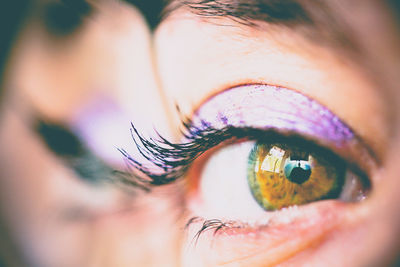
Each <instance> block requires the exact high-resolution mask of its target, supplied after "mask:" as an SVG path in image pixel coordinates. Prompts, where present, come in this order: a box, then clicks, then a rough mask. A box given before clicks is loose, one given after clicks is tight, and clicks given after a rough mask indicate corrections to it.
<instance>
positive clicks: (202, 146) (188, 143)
mask: <svg viewBox="0 0 400 267" xmlns="http://www.w3.org/2000/svg"><path fill="white" fill-rule="evenodd" d="M131 125H132V128H131V134H132V138H133V140H134V142H135V144H136V147H137V149H138V150H139V152H140V154H141V155H142V156H143V157H144V158H145V159H146V160H147V163H148V164H144V163H142V162H139V160H137V159H135V158H133V157H132V156H130V155H129V153H128V152H127V151H126V150H124V149H122V148H119V149H118V150H119V151H120V152H121V153H122V155H123V156H124V157H125V159H126V163H127V165H128V166H129V167H130V168H131V169H133V170H135V171H138V172H139V173H140V174H139V175H132V177H134V179H136V180H137V181H136V183H139V184H141V185H143V186H157V185H165V184H169V183H172V182H174V181H176V180H177V179H178V178H180V177H182V176H183V175H184V174H185V173H186V171H187V170H188V168H189V167H190V165H191V163H192V162H193V161H194V160H195V159H196V158H198V157H199V156H200V155H201V154H203V153H204V152H206V151H207V150H208V149H210V148H213V147H215V146H217V145H219V144H221V143H223V142H224V141H227V140H231V139H241V138H247V139H260V138H261V136H263V137H266V136H271V135H273V136H276V135H277V134H276V133H272V132H270V134H269V135H268V134H267V133H266V132H265V131H264V130H260V129H253V128H237V127H233V126H226V127H224V128H222V129H215V128H213V127H211V126H210V125H208V124H207V123H205V122H203V123H202V126H201V128H199V127H196V126H193V125H192V124H191V122H190V121H186V122H183V127H184V128H183V130H182V134H183V136H184V137H185V141H184V142H182V143H172V142H170V141H168V140H167V139H166V138H164V137H163V136H161V135H160V134H159V133H157V136H158V138H157V139H154V138H149V139H146V138H145V137H143V135H141V134H140V133H139V131H138V130H137V129H136V128H135V126H134V125H133V124H131ZM143 176H144V177H143Z"/></svg>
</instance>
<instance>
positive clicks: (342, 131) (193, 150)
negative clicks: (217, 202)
mask: <svg viewBox="0 0 400 267" xmlns="http://www.w3.org/2000/svg"><path fill="white" fill-rule="evenodd" d="M257 86H258V87H261V88H264V89H271V90H282V91H283V92H285V93H288V94H294V95H296V97H297V99H298V100H303V101H305V102H307V103H305V104H308V105H314V106H313V108H311V109H310V110H309V113H307V114H310V115H311V116H316V117H315V118H317V121H312V122H311V126H313V125H317V126H318V131H317V132H318V133H317V134H315V133H307V131H305V130H304V128H303V129H301V130H300V129H299V128H298V127H292V128H290V127H289V128H286V129H280V127H279V125H276V124H275V125H274V124H272V125H262V127H256V126H254V125H252V124H253V123H248V125H245V126H246V127H244V125H242V126H240V125H235V124H232V126H233V127H231V129H232V128H236V129H239V130H240V128H242V129H243V128H247V129H250V128H254V129H257V130H259V131H263V132H264V134H265V133H266V132H265V131H267V132H268V131H269V132H271V130H272V131H275V132H278V133H281V134H294V135H297V136H301V137H302V138H303V139H306V140H311V141H312V142H313V143H315V144H317V145H319V146H320V147H324V148H327V149H332V147H335V148H336V149H333V151H334V154H336V155H339V156H340V157H341V158H344V159H346V161H350V162H349V163H350V164H352V165H355V166H360V165H361V167H362V168H361V169H363V170H364V169H367V171H368V172H369V171H370V170H371V169H373V168H374V167H375V164H374V163H373V162H374V160H371V158H373V157H371V155H370V154H369V151H368V149H366V147H367V146H364V144H362V143H361V142H359V140H358V138H357V136H356V135H355V134H354V133H353V131H352V130H350V128H349V127H348V126H347V125H345V124H344V123H343V122H342V121H341V120H340V119H339V118H337V116H335V115H334V114H333V113H332V112H330V111H329V110H328V109H327V108H325V107H323V106H322V105H321V104H319V103H317V102H316V101H314V100H312V99H309V98H307V97H306V96H304V95H303V94H301V93H298V92H296V91H293V90H290V89H287V88H282V87H276V86H270V85H265V84H250V85H242V86H235V87H232V88H229V89H226V90H224V91H222V92H219V93H216V94H214V95H213V96H211V97H208V98H207V101H206V102H203V104H202V105H201V106H200V107H198V108H197V109H196V110H195V112H194V114H193V116H192V118H191V120H190V121H186V122H184V126H185V128H186V132H187V135H186V136H185V138H184V139H183V142H181V143H171V142H169V141H168V140H166V139H165V138H163V137H162V136H159V138H158V139H159V140H158V141H157V140H155V139H146V138H144V137H143V136H141V134H140V133H139V131H138V130H137V129H136V128H135V127H134V126H133V125H132V136H133V138H134V141H135V143H136V145H137V146H138V148H139V150H140V152H141V153H142V155H144V156H145V158H147V159H148V161H149V162H150V163H151V164H150V166H145V165H143V164H141V163H140V162H139V161H137V160H135V159H134V158H132V157H131V156H130V155H129V154H128V153H127V152H126V151H124V150H122V149H121V152H122V154H123V155H124V156H125V157H126V159H127V161H128V162H129V163H130V164H131V165H132V166H133V167H134V168H136V169H138V170H139V171H141V172H142V173H144V174H146V175H147V176H148V177H149V178H150V179H149V180H147V181H145V182H146V183H148V184H152V185H162V184H167V183H170V182H172V181H174V180H176V179H177V178H178V177H180V176H182V175H183V173H185V172H186V170H187V167H188V165H190V164H191V162H192V161H193V160H194V159H195V158H196V157H197V156H199V155H200V154H201V153H203V152H204V151H205V150H207V149H210V148H212V147H214V146H216V145H218V144H219V143H220V142H222V141H225V140H227V139H229V138H231V137H235V135H232V134H231V135H229V133H228V132H224V131H225V130H227V128H223V127H221V123H220V125H213V123H212V122H207V121H206V118H204V116H203V117H202V115H201V114H199V113H201V112H202V110H204V108H205V106H207V105H210V102H211V104H212V102H213V101H214V100H215V99H216V98H218V97H221V95H223V94H225V93H226V92H228V93H231V92H229V90H235V89H238V88H239V89H240V87H250V88H253V89H254V88H255V89H256V91H257V90H259V89H260V88H258V87H257ZM274 88H275V89H274ZM241 89H243V88H241ZM271 92H273V91H271ZM271 92H270V93H271ZM229 104H230V103H223V104H222V106H223V107H226V106H229ZM278 104H279V103H278ZM235 108H236V107H235ZM235 108H233V109H232V110H233V111H235ZM238 108H240V107H238ZM319 111H323V112H324V113H326V114H322V115H321V114H317V115H315V114H313V112H319ZM208 112H209V113H210V116H212V117H214V118H215V117H216V114H217V113H218V108H217V109H214V110H213V109H212V108H211V110H208ZM277 114H278V115H280V114H279V112H278V113H277ZM203 115H204V114H203ZM263 115H264V114H261V117H263ZM275 115H276V114H275ZM319 115H321V116H322V117H321V116H320V117H318V116H319ZM315 118H314V119H315ZM322 118H323V119H322ZM273 119H274V118H273ZM328 119H329V120H332V121H331V122H329V123H331V125H330V126H334V127H333V128H334V129H333V130H332V129H331V130H329V131H328V132H326V129H325V128H326V127H327V126H326V125H323V126H321V125H319V124H320V122H321V120H325V123H327V122H326V120H328ZM298 120H300V119H298ZM272 121H273V122H274V120H272ZM322 122H323V121H322ZM269 123H270V122H269ZM303 123H304V121H303ZM309 124H310V123H309ZM222 125H223V124H222ZM225 126H226V125H225ZM266 126H268V127H266ZM335 127H336V128H335ZM210 129H211V134H210V133H209V132H210ZM231 129H230V130H231ZM307 129H308V128H307V127H306V130H307ZM338 129H339V130H338ZM213 130H214V131H215V133H216V134H214V135H213V134H212V131H213ZM308 130H309V129H308ZM218 131H220V132H218ZM326 133H328V134H330V135H332V136H331V139H332V140H330V141H327V142H324V141H323V139H324V134H326ZM224 134H228V135H227V136H225V137H224V138H221V136H222V137H223V135H224ZM202 138H203V139H202ZM212 138H215V139H217V140H213V139H212ZM218 138H221V139H218ZM185 139H186V141H185ZM196 141H197V143H196ZM201 142H205V143H206V142H208V143H207V144H206V146H205V147H201V145H202V144H204V143H201ZM335 142H336V143H335ZM340 149H342V150H343V151H341V150H340ZM364 150H365V151H364ZM360 151H362V152H365V153H359V154H358V155H359V157H360V156H362V157H363V158H362V159H360V160H359V161H354V162H352V161H351V159H352V157H355V156H354V154H355V152H360ZM199 152H200V153H199ZM346 153H347V154H349V155H351V156H349V157H346V156H347V155H346ZM174 157H175V158H174ZM360 163H361V164H360ZM151 165H153V167H156V169H158V171H155V172H153V170H152V168H151ZM364 171H365V170H364ZM160 172H161V173H160Z"/></svg>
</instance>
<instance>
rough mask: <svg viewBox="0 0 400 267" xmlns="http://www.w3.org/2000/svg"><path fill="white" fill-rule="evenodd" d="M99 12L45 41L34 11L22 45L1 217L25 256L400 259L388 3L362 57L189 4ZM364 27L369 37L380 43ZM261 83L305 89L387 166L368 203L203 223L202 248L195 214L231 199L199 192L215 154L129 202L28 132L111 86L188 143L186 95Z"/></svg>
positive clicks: (5, 126) (194, 260)
mask: <svg viewBox="0 0 400 267" xmlns="http://www.w3.org/2000/svg"><path fill="white" fill-rule="evenodd" d="M95 6H96V10H98V11H97V13H96V14H95V15H93V17H91V19H90V20H88V23H87V24H85V25H84V27H82V29H81V30H80V31H78V32H76V33H74V34H73V35H71V36H67V37H62V38H64V39H57V38H56V39H54V38H52V37H49V36H48V35H46V33H45V31H44V29H43V27H42V26H41V25H40V24H39V23H38V22H37V21H36V20H35V19H32V21H31V23H29V24H27V25H26V26H25V28H24V29H23V30H22V31H21V33H20V36H19V38H18V40H17V42H16V45H15V47H14V49H13V51H12V53H11V55H10V60H9V63H8V67H7V69H8V71H7V74H6V79H5V83H4V85H3V87H4V88H6V89H8V91H7V94H6V95H5V96H4V97H3V106H2V113H1V118H0V123H1V126H0V147H1V148H2V149H1V151H0V170H1V172H0V178H1V179H0V214H1V222H2V223H1V224H2V225H5V226H4V229H3V231H5V232H7V233H9V235H10V239H11V240H12V242H10V243H8V242H4V245H3V247H11V243H13V244H14V247H16V256H15V257H16V258H18V259H23V260H21V262H22V263H21V265H22V266H24V265H28V266H219V265H224V266H225V265H226V266H274V265H280V266H305V265H306V266H321V265H326V263H329V266H377V265H379V266H382V265H387V264H389V263H390V262H391V260H392V259H393V257H395V256H397V255H398V251H399V247H400V244H399V243H398V242H399V241H398V240H397V238H396V237H397V236H399V234H400V230H399V229H400V227H399V225H400V215H399V214H400V206H399V205H398V204H397V203H398V202H399V201H400V187H399V180H398V179H397V177H398V173H399V171H400V167H399V165H398V160H399V157H398V151H399V149H400V131H398V129H399V126H400V118H399V116H398V114H399V111H398V110H397V107H398V106H399V104H400V93H399V91H398V90H397V87H398V83H397V79H398V77H399V76H398V75H396V74H397V71H396V70H398V68H396V64H398V63H396V62H400V60H399V59H400V57H398V55H397V52H396V51H397V50H396V49H395V48H396V47H397V46H396V44H398V40H397V39H396V38H395V37H393V36H397V35H396V33H395V32H394V30H395V29H393V26H392V25H393V24H392V22H391V21H387V20H386V19H384V18H387V17H388V16H383V15H382V17H380V16H381V15H380V14H386V13H385V12H386V10H385V9H383V8H382V7H381V6H378V7H376V6H374V5H369V4H366V5H365V10H364V11H365V12H364V13H360V16H359V17H360V20H363V19H364V18H365V20H366V21H369V18H371V14H373V15H374V18H377V19H376V20H375V19H374V20H373V22H374V27H368V29H369V30H370V31H369V32H368V34H375V36H377V37H379V38H374V41H373V42H372V41H371V43H369V42H366V41H365V46H363V47H364V50H363V52H364V53H365V54H364V57H363V59H364V60H365V61H362V62H360V61H357V60H355V59H354V58H353V57H350V56H348V55H347V54H346V53H344V52H341V51H340V50H338V49H334V48H332V47H329V46H323V45H320V44H318V43H315V42H313V41H310V40H309V39H307V38H304V37H303V36H302V35H300V34H297V33H296V32H294V31H291V30H288V29H286V28H282V27H279V26H272V25H264V24H263V25H262V26H263V27H262V28H260V29H250V28H248V27H246V26H243V25H240V24H238V23H234V22H232V21H231V20H229V19H227V18H223V19H218V20H216V21H215V20H205V19H201V18H199V17H196V16H195V15H193V14H192V13H191V12H190V11H189V10H186V9H180V10H178V11H176V12H175V13H173V14H172V15H171V16H169V17H168V18H167V19H166V20H165V21H163V22H162V23H161V24H160V25H159V26H158V27H157V29H156V30H155V31H154V32H153V33H151V32H150V29H149V28H148V26H147V25H146V24H145V22H144V19H143V17H142V15H141V14H140V13H139V12H138V11H137V10H136V9H134V8H132V7H131V6H128V5H125V4H121V3H114V2H96V3H95ZM378 18H380V20H379V19H378ZM215 22H218V23H217V24H224V25H230V27H223V26H218V25H216V23H215ZM353 23H354V27H355V28H356V29H358V28H359V29H360V31H356V34H357V35H358V36H359V38H360V40H368V41H369V40H370V39H369V38H368V39H363V38H364V37H365V36H367V35H366V34H365V33H364V32H363V31H362V30H361V29H363V28H364V27H360V25H359V24H358V23H359V21H354V22H353ZM115 29H118V30H115ZM383 29H384V30H383ZM376 40H380V41H381V42H382V43H380V42H379V41H376ZM367 43H368V45H367ZM132 47H134V48H135V49H132ZM370 62H373V63H374V64H371V63H370ZM132 73H140V75H132ZM249 83H264V84H271V85H279V86H284V87H286V88H289V89H292V90H295V91H298V92H300V93H302V94H304V95H306V96H308V97H310V98H312V99H314V100H316V101H318V102H319V103H321V104H322V105H324V106H325V107H327V108H329V109H330V110H331V111H332V112H333V113H334V114H336V115H337V116H338V117H339V118H341V119H342V120H343V121H344V122H346V123H347V124H348V125H349V126H350V127H351V128H352V129H353V130H354V132H356V133H357V134H358V135H359V136H360V137H361V138H362V140H364V142H365V144H366V145H367V146H368V147H370V149H371V150H372V151H373V152H374V154H376V156H377V159H378V160H379V162H380V163H379V164H377V165H376V166H374V167H373V168H371V169H370V170H368V174H369V177H370V179H371V183H372V188H373V190H372V192H371V194H370V196H369V197H368V199H367V200H365V201H364V202H361V203H352V204H350V203H341V202H339V201H326V202H315V203H312V204H309V205H306V206H302V207H299V211H298V212H297V213H291V214H284V213H283V212H281V213H279V212H278V213H276V214H275V215H274V216H276V217H274V221H273V222H274V223H273V224H272V226H273V227H275V228H270V227H262V225H257V226H253V227H245V228H244V229H239V230H238V229H237V230H235V229H231V230H224V231H222V232H221V234H218V235H216V236H213V235H212V232H206V233H205V234H204V235H202V236H201V238H200V239H199V242H198V244H197V246H196V247H195V248H193V247H191V242H192V238H193V236H194V234H195V233H196V231H197V230H198V227H199V226H201V223H197V224H196V223H194V224H193V225H191V226H190V227H189V228H188V230H187V231H184V230H182V229H183V228H184V225H185V224H186V223H187V221H188V220H189V219H190V218H192V217H193V216H197V215H199V214H202V215H203V216H204V217H206V218H207V219H216V218H215V214H218V211H219V210H222V209H226V207H225V206H221V205H219V201H218V198H216V199H207V201H203V200H202V197H203V195H202V190H204V188H200V187H199V188H196V186H195V185H197V184H196V182H195V181H193V179H194V178H193V177H194V176H196V175H197V176H199V173H200V172H201V170H202V167H203V164H205V162H204V161H207V160H209V159H211V160H212V156H211V155H212V152H209V154H206V155H205V156H204V157H203V158H201V159H200V160H198V161H197V162H195V164H194V166H193V168H192V170H191V172H189V175H188V176H187V177H186V180H185V182H184V183H176V184H174V185H169V186H166V187H161V188H157V189H155V190H154V191H153V192H152V193H151V194H144V193H143V194H139V196H136V197H132V196H131V195H127V194H125V193H124V192H121V191H120V190H118V189H116V188H114V187H113V186H111V185H107V186H105V187H100V188H93V187H92V186H90V185H87V184H85V183H83V182H81V181H79V180H78V179H76V177H75V176H74V174H73V173H72V172H71V170H69V169H68V168H67V167H66V166H64V165H63V164H62V163H61V162H60V161H59V160H58V159H57V158H56V157H55V156H54V155H53V154H52V153H51V152H50V151H49V150H48V149H47V148H46V147H45V146H44V145H43V143H42V142H41V140H40V139H39V138H38V137H37V136H36V135H35V133H34V132H33V131H32V127H31V125H32V117H33V115H35V116H41V117H44V118H46V119H48V120H50V121H54V122H57V123H68V122H70V121H71V120H73V118H74V117H76V116H79V115H80V114H79V110H81V108H82V107H84V106H85V105H86V104H87V103H88V102H89V101H90V100H91V99H95V98H96V97H97V96H98V95H107V96H108V97H110V98H111V99H113V100H114V101H115V102H116V103H118V105H120V106H121V107H124V109H125V110H126V112H127V114H128V115H129V118H131V120H132V121H133V122H135V124H136V125H137V126H138V128H139V129H140V130H141V132H146V131H147V132H151V131H152V129H153V126H154V125H155V126H156V129H157V130H158V131H159V132H160V133H161V134H163V135H164V136H166V137H167V138H171V139H175V140H179V138H180V132H179V130H178V129H179V127H178V125H179V119H178V117H179V116H178V115H177V113H176V112H175V105H176V104H178V105H179V107H180V110H181V113H182V114H183V115H187V116H190V115H191V114H193V112H194V111H195V110H196V109H198V108H199V107H200V106H201V105H202V104H203V103H204V102H205V101H207V99H209V98H210V97H211V96H212V95H215V94H218V93H219V92H221V91H223V90H225V89H228V88H230V87H233V86H238V85H243V84H249ZM10 88H12V89H13V90H11V89H10ZM14 88H15V89H14ZM54 88H57V90H54ZM143 88H146V89H145V90H144V89H143ZM148 103H152V104H151V105H149V104H148ZM38 114H39V115H38ZM144 114H145V115H144ZM127 125H128V126H127V132H128V133H129V122H127ZM15 140H18V142H16V141H15ZM129 145H132V144H127V146H129ZM221 151H222V150H221ZM133 153H135V152H133ZM219 160H221V158H219ZM21 165H23V168H21ZM122 166H123V165H120V166H118V167H122ZM185 184H186V185H189V186H185ZM187 187H190V191H189V190H185V188H187ZM226 194H229V191H226ZM253 205H257V204H256V203H255V202H254V203H253ZM78 208H79V209H78ZM77 210H78V211H80V213H76V211H77ZM211 211H212V212H211ZM211 213H212V214H213V216H214V217H207V216H211V215H210V214H211ZM70 214H78V215H75V216H67V215H70ZM283 216H288V217H290V218H291V219H290V220H289V222H285V221H284V220H283V219H282V218H283ZM309 218H313V219H314V220H309ZM211 244H212V246H211Z"/></svg>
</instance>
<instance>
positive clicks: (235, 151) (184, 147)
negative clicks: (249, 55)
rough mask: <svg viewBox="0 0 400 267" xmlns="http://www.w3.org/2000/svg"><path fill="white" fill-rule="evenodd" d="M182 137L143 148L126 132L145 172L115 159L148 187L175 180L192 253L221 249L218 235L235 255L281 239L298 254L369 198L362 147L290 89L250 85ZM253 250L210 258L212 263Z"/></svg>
mask: <svg viewBox="0 0 400 267" xmlns="http://www.w3.org/2000/svg"><path fill="white" fill-rule="evenodd" d="M186 130H187V132H186V134H185V137H184V140H183V141H182V142H181V143H177V144H175V143H171V142H169V141H167V140H165V139H163V138H159V140H158V141H157V140H146V139H144V138H142V137H141V136H140V134H139V133H138V132H137V131H136V130H135V133H136V142H137V143H138V146H139V148H140V149H141V151H142V153H143V155H145V157H146V158H148V159H149V161H150V162H151V163H149V165H147V166H143V165H139V164H136V163H135V161H134V159H132V158H130V157H129V155H127V154H126V153H125V156H127V157H128V159H130V160H131V163H132V164H133V165H134V166H135V167H136V168H138V169H139V170H141V171H142V172H143V173H146V174H147V176H148V178H149V180H148V183H150V184H153V185H160V184H167V183H170V182H173V181H174V180H176V179H179V178H180V177H184V178H185V185H186V187H185V188H186V198H185V199H186V206H187V209H188V211H187V212H188V214H190V215H189V216H188V223H187V229H188V232H189V233H190V234H189V238H192V239H193V240H195V241H196V244H197V245H196V246H195V247H196V248H195V249H198V246H200V247H201V246H202V245H204V244H208V245H209V244H211V243H210V242H215V243H216V244H218V245H217V247H218V246H222V247H224V246H226V243H225V242H226V241H227V240H226V239H227V235H228V236H230V238H231V240H232V242H233V241H238V242H234V243H235V244H236V245H235V246H236V248H240V246H241V245H239V244H241V242H246V246H247V247H252V246H256V245H255V244H257V246H259V249H261V248H262V249H263V251H264V249H266V247H269V248H271V249H272V248H273V247H272V246H275V245H276V244H275V243H273V244H274V245H272V244H271V243H269V242H266V241H267V238H273V239H275V241H276V242H285V241H287V239H288V237H289V236H291V237H293V238H294V240H296V242H297V243H298V246H299V247H302V246H305V245H306V244H309V242H314V241H316V240H317V239H318V238H321V236H322V235H323V234H325V233H326V232H327V231H328V230H329V231H330V230H332V229H333V228H335V227H336V225H337V222H338V221H339V220H337V219H334V218H335V217H337V218H339V217H340V216H344V214H346V212H344V211H345V209H344V207H345V206H346V205H347V206H349V205H350V206H351V205H352V204H351V203H352V202H359V201H362V200H364V199H365V198H367V196H368V192H369V190H370V189H371V188H370V187H371V183H370V180H369V177H370V175H371V173H372V172H373V170H374V169H375V167H376V164H377V163H376V162H377V160H376V157H375V155H374V154H373V153H372V152H371V150H370V149H369V148H368V146H366V145H365V144H364V143H363V142H362V140H361V139H360V138H359V137H358V136H357V134H356V133H354V132H353V131H352V130H351V129H350V128H349V126H347V125H346V124H345V123H344V122H342V121H341V120H340V119H339V118H338V117H337V116H336V115H334V114H333V113H332V112H331V111H329V110H328V109H327V108H325V107H324V106H322V105H321V104H319V103H318V102H316V101H314V100H312V99H310V98H308V97H306V96H304V95H302V94H300V93H298V92H296V91H293V90H290V89H286V88H283V87H278V86H271V85H264V84H250V85H241V86H236V87H234V88H231V89H228V90H225V91H223V92H221V93H219V94H217V95H215V96H213V97H211V98H209V99H208V100H207V101H206V102H205V103H203V104H202V105H201V106H200V107H199V108H198V109H197V110H196V111H195V112H194V114H193V116H192V118H191V120H190V122H188V123H186ZM122 152H123V151H122ZM156 169H159V171H156ZM316 227H318V228H319V230H315V228H316ZM314 230H315V231H314ZM273 231H278V232H279V234H277V233H273ZM249 233H252V234H253V235H251V234H249ZM247 234H248V235H247ZM255 236H256V237H257V238H254V237H255ZM301 239H304V240H301ZM249 240H251V241H249ZM262 240H264V241H265V244H263V246H260V242H262ZM278 240H279V241H278ZM239 241H241V242H239ZM191 244H192V243H191ZM199 244H200V245H199ZM213 244H214V243H213ZM208 245H206V246H208ZM235 246H234V245H232V247H233V248H235ZM228 247H229V246H228ZM232 247H231V249H232ZM299 247H292V248H290V247H289V249H288V251H286V252H279V253H278V254H279V255H280V256H282V254H285V253H286V254H287V253H293V250H292V249H298V248H299ZM259 249H257V250H255V249H254V247H253V248H252V249H246V250H244V251H245V252H243V251H242V252H241V253H238V255H236V256H234V257H232V255H230V254H229V253H226V254H222V256H221V255H220V256H218V257H217V256H215V255H214V254H213V256H212V257H211V258H213V257H214V258H215V257H217V258H218V262H219V263H221V262H225V261H230V260H234V259H240V258H242V257H244V258H246V257H249V255H251V254H252V253H254V251H258V250H259ZM215 251H218V252H215ZM213 252H215V253H219V252H220V250H219V249H216V250H212V252H210V253H213ZM278 254H277V255H278ZM267 255H269V254H268V253H267ZM277 255H275V256H276V257H278V256H277ZM203 256H204V258H208V257H209V256H210V255H208V256H207V257H206V256H205V255H203Z"/></svg>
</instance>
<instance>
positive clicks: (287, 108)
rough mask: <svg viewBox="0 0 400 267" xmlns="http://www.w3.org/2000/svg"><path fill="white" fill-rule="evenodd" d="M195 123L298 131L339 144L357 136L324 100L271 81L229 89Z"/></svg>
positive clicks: (197, 115)
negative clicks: (318, 100)
mask: <svg viewBox="0 0 400 267" xmlns="http://www.w3.org/2000/svg"><path fill="white" fill-rule="evenodd" d="M192 123H193V125H194V126H195V127H198V128H200V129H204V128H207V127H209V126H211V127H214V128H216V129H221V128H223V127H226V126H234V127H252V128H258V129H265V130H268V129H277V130H279V131H281V132H296V133H299V134H302V135H305V136H310V137H313V138H315V139H321V140H326V141H328V142H330V143H333V144H334V145H335V146H337V147H340V146H341V145H342V144H343V143H344V142H347V141H350V140H352V139H354V134H353V132H352V131H351V130H350V129H349V127H348V126H346V125H345V124H344V123H343V122H342V121H341V120H340V119H339V118H338V117H337V116H335V115H334V114H333V113H332V112H331V111H329V110H328V109H327V108H325V107H324V106H322V105H321V104H319V103H317V102H316V101H314V100H312V99H310V98H308V97H306V96H304V95H302V94H300V93H298V92H296V91H293V90H289V89H286V88H283V87H277V86H271V85H243V86H239V87H235V88H232V89H229V90H226V91H224V92H222V93H220V94H218V95H216V96H214V97H212V98H210V99H209V100H208V101H207V102H206V103H204V104H203V105H202V106H201V107H200V108H199V109H198V110H197V111H196V113H195V115H194V118H193V121H192Z"/></svg>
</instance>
